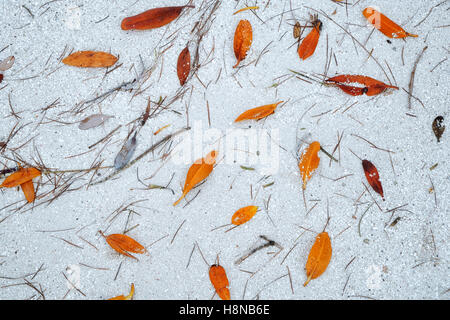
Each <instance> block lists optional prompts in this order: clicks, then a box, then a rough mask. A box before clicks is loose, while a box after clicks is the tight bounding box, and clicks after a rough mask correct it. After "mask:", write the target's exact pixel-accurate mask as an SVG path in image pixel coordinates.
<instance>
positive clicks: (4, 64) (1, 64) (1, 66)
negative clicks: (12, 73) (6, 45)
mask: <svg viewBox="0 0 450 320" xmlns="http://www.w3.org/2000/svg"><path fill="white" fill-rule="evenodd" d="M15 60H16V59H15V58H14V56H9V57H8V58H6V59H3V60H2V61H0V72H1V71H6V70H8V69H11V67H12V66H13V65H14V61H15Z"/></svg>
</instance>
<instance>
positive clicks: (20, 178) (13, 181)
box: [0, 168, 41, 188]
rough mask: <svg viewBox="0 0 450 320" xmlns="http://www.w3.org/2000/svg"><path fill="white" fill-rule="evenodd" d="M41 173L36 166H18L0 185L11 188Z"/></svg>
mask: <svg viewBox="0 0 450 320" xmlns="http://www.w3.org/2000/svg"><path fill="white" fill-rule="evenodd" d="M40 175H41V172H40V171H39V170H38V169H36V168H20V169H19V170H17V171H16V172H14V173H13V174H11V175H10V176H9V177H7V178H6V179H5V180H4V181H3V183H2V184H1V185H0V188H1V187H5V188H13V187H17V186H19V185H21V184H22V183H24V182H27V181H30V180H32V179H33V178H36V177H38V176H40Z"/></svg>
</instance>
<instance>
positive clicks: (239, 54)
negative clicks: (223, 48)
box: [233, 20, 253, 68]
mask: <svg viewBox="0 0 450 320" xmlns="http://www.w3.org/2000/svg"><path fill="white" fill-rule="evenodd" d="M252 40H253V31H252V25H251V24H250V22H248V20H241V21H239V24H238V26H237V27H236V31H235V33H234V43H233V48H234V55H235V56H236V59H237V62H236V64H235V65H234V66H233V68H236V67H237V66H238V65H239V63H240V62H241V61H242V60H244V59H245V57H246V56H247V52H248V50H249V49H250V46H251V45H252Z"/></svg>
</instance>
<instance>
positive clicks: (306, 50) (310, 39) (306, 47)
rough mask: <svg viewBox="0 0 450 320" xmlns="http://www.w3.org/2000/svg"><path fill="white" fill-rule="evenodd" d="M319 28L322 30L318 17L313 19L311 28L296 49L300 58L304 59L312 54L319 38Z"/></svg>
mask: <svg viewBox="0 0 450 320" xmlns="http://www.w3.org/2000/svg"><path fill="white" fill-rule="evenodd" d="M320 30H322V22H321V21H320V20H318V19H315V20H314V21H313V28H312V30H311V31H310V32H309V33H308V35H307V36H306V37H305V39H303V41H302V42H301V43H300V45H299V46H298V49H297V53H298V56H299V57H300V59H302V60H305V59H307V58H309V57H310V56H312V55H313V54H314V51H316V47H317V43H318V42H319V38H320Z"/></svg>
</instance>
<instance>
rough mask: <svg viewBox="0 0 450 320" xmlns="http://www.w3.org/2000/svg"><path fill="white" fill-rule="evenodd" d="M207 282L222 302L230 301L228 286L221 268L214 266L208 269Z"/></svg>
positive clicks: (225, 275)
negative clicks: (208, 281) (209, 282)
mask: <svg viewBox="0 0 450 320" xmlns="http://www.w3.org/2000/svg"><path fill="white" fill-rule="evenodd" d="M209 280H210V281H211V284H212V285H213V287H214V289H215V290H216V292H217V294H218V295H219V297H220V298H221V299H222V300H230V290H229V289H228V286H229V285H230V284H229V282H228V278H227V274H226V272H225V269H224V268H223V267H222V266H219V265H218V264H214V265H212V266H211V267H210V268H209Z"/></svg>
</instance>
